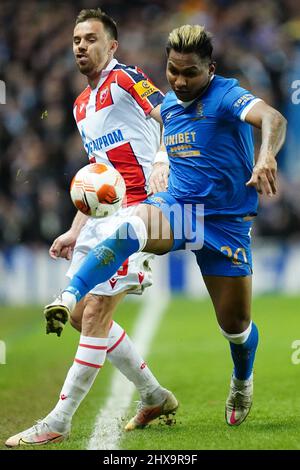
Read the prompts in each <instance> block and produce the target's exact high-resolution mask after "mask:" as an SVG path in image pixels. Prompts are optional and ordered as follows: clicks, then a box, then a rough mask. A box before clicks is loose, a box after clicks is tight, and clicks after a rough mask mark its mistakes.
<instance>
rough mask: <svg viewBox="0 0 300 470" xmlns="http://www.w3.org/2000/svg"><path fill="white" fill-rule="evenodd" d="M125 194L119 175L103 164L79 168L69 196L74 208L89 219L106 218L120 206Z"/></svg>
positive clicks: (124, 187)
mask: <svg viewBox="0 0 300 470" xmlns="http://www.w3.org/2000/svg"><path fill="white" fill-rule="evenodd" d="M125 193H126V185H125V182H124V180H123V178H122V176H121V175H120V173H119V172H118V171H117V170H115V169H114V168H113V167H111V166H108V165H106V164H104V163H92V164H89V165H86V166H84V167H83V168H81V169H80V170H79V171H78V172H77V173H76V175H75V176H74V178H73V180H72V182H71V188H70V194H71V198H72V201H73V203H74V205H75V207H76V208H77V209H78V210H80V211H81V212H83V213H84V214H86V215H90V216H91V217H107V216H109V215H112V214H114V213H115V212H116V211H117V210H118V209H119V208H120V207H121V205H122V202H123V199H124V197H125Z"/></svg>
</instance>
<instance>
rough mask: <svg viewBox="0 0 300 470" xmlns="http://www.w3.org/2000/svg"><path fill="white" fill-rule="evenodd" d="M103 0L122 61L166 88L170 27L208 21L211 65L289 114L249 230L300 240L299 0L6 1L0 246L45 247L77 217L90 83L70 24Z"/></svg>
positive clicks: (0, 26)
mask: <svg viewBox="0 0 300 470" xmlns="http://www.w3.org/2000/svg"><path fill="white" fill-rule="evenodd" d="M98 6H101V7H102V9H103V10H104V11H106V12H107V13H108V14H110V15H112V16H113V17H114V18H115V20H116V21H117V23H118V28H119V36H120V37H119V39H120V46H119V49H118V53H117V55H116V56H117V58H118V60H119V61H120V62H123V63H126V64H135V65H139V66H140V67H142V68H143V69H144V70H145V72H146V73H148V74H149V75H150V77H151V78H152V79H153V80H154V81H155V82H156V84H157V85H158V86H160V87H161V88H162V89H163V90H164V91H166V90H167V89H168V85H167V83H166V79H165V73H164V70H165V62H166V57H165V53H164V45H165V42H166V38H167V35H168V33H169V32H170V31H171V29H173V28H174V27H177V26H179V25H181V24H185V23H192V24H195V23H198V24H204V25H205V26H206V28H207V29H208V30H209V31H211V32H212V33H213V34H214V58H215V60H216V61H217V72H218V73H220V74H223V75H225V76H234V77H236V78H238V79H239V80H240V82H241V84H242V85H243V86H245V87H246V88H250V89H251V90H253V91H254V93H256V94H257V95H258V96H260V97H262V98H264V99H265V100H266V101H267V102H268V103H270V104H272V105H274V106H275V107H276V108H277V109H279V110H280V111H281V112H283V113H284V114H285V116H286V117H287V118H288V119H289V121H291V128H290V129H289V133H290V134H289V136H288V139H289V145H287V146H286V147H285V150H284V151H283V152H281V155H280V158H279V167H280V175H279V176H280V177H279V194H278V196H276V197H275V198H273V199H271V200H266V199H263V200H262V201H261V211H260V216H259V217H258V220H257V222H256V225H255V231H256V233H257V234H259V235H266V236H275V237H282V238H295V239H296V238H300V204H299V202H300V165H299V161H300V158H298V157H300V151H299V148H300V136H299V134H300V133H299V132H298V131H297V129H298V123H299V120H298V117H299V112H300V104H297V103H293V102H292V101H291V86H292V85H291V84H292V82H293V80H296V79H297V74H298V79H299V80H300V2H294V0H257V1H253V2H249V1H248V0H241V1H233V0H214V1H213V2H212V1H209V0H151V1H150V2H149V1H148V0H130V2H127V1H125V0H123V1H121V0H106V1H102V2H101V1H94V0H90V1H88V0H81V1H77V0H73V1H61V2H52V1H50V0H48V1H42V0H28V1H26V2H25V1H23V2H20V1H18V0H1V8H0V80H3V81H4V82H5V84H6V104H1V103H0V247H1V248H4V247H9V246H13V245H16V244H18V243H20V242H26V243H28V244H31V245H34V246H37V245H40V244H49V243H51V241H52V240H53V239H54V237H56V236H57V235H58V234H60V233H62V232H63V231H64V230H66V229H67V228H68V227H69V225H70V222H71V220H72V218H73V216H74V214H75V210H74V208H73V207H72V204H71V202H70V198H69V197H68V188H69V183H70V180H71V178H72V176H73V175H74V174H75V172H76V170H77V169H78V168H79V167H81V166H83V165H85V164H86V163H87V158H86V155H85V152H84V149H83V146H82V142H81V139H80V137H79V134H78V132H77V129H76V125H75V122H74V120H73V115H72V105H73V102H74V99H75V98H76V96H77V95H78V94H79V93H80V92H81V91H82V89H83V88H84V87H85V78H84V77H82V76H81V75H80V73H79V72H78V71H77V69H76V66H75V64H74V60H73V54H72V32H73V27H74V21H75V18H76V15H77V14H78V12H79V11H80V10H81V9H82V8H94V7H98ZM299 84H300V82H299ZM299 98H300V92H299ZM299 101H300V100H299ZM297 113H298V114H297ZM258 145H259V143H258Z"/></svg>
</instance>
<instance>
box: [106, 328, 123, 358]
mask: <svg viewBox="0 0 300 470" xmlns="http://www.w3.org/2000/svg"><path fill="white" fill-rule="evenodd" d="M125 335H126V331H125V330H124V331H123V333H122V335H121V336H120V338H119V339H118V341H117V342H116V343H115V344H113V346H112V347H111V348H109V349H108V350H107V352H108V353H110V352H112V351H113V350H114V349H116V347H117V346H119V344H120V343H121V341H123V339H124V338H125Z"/></svg>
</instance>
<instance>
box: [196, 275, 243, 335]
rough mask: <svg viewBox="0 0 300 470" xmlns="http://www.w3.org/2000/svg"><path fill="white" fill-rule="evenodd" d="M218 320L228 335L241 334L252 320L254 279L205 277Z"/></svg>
mask: <svg viewBox="0 0 300 470" xmlns="http://www.w3.org/2000/svg"><path fill="white" fill-rule="evenodd" d="M203 279H204V282H205V284H206V287H207V290H208V292H209V295H210V297H211V299H212V302H213V305H214V308H215V312H216V316H217V320H218V323H219V325H220V326H221V328H222V329H223V330H224V331H226V332H227V333H232V334H235V333H241V332H242V331H245V330H246V329H247V327H248V326H249V322H250V319H251V295H252V277H251V276H241V277H237V276H236V277H229V276H205V275H204V276H203Z"/></svg>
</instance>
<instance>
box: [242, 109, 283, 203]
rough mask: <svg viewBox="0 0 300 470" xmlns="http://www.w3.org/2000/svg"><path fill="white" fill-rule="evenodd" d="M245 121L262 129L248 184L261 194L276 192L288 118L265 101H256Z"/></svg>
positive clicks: (269, 194)
mask: <svg viewBox="0 0 300 470" xmlns="http://www.w3.org/2000/svg"><path fill="white" fill-rule="evenodd" d="M245 121H246V122H248V123H249V124H252V125H253V126H255V127H257V128H259V129H261V132H262V142H261V147H260V151H259V155H258V158H257V162H256V164H255V167H254V169H253V173H252V176H251V178H250V180H249V181H248V182H247V183H246V186H253V187H255V188H256V190H257V192H258V193H260V194H267V195H268V196H272V195H273V194H276V191H277V188H276V176H277V162H276V158H275V157H276V155H277V153H278V152H279V150H280V149H281V147H282V145H283V143H284V140H285V134H286V124H287V121H286V119H285V118H284V117H283V116H282V114H280V112H279V111H277V110H276V109H274V108H272V107H271V106H269V105H267V104H266V103H264V102H263V101H259V102H258V103H256V104H255V105H254V106H253V108H252V109H251V110H250V111H249V112H248V114H247V115H246V118H245Z"/></svg>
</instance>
